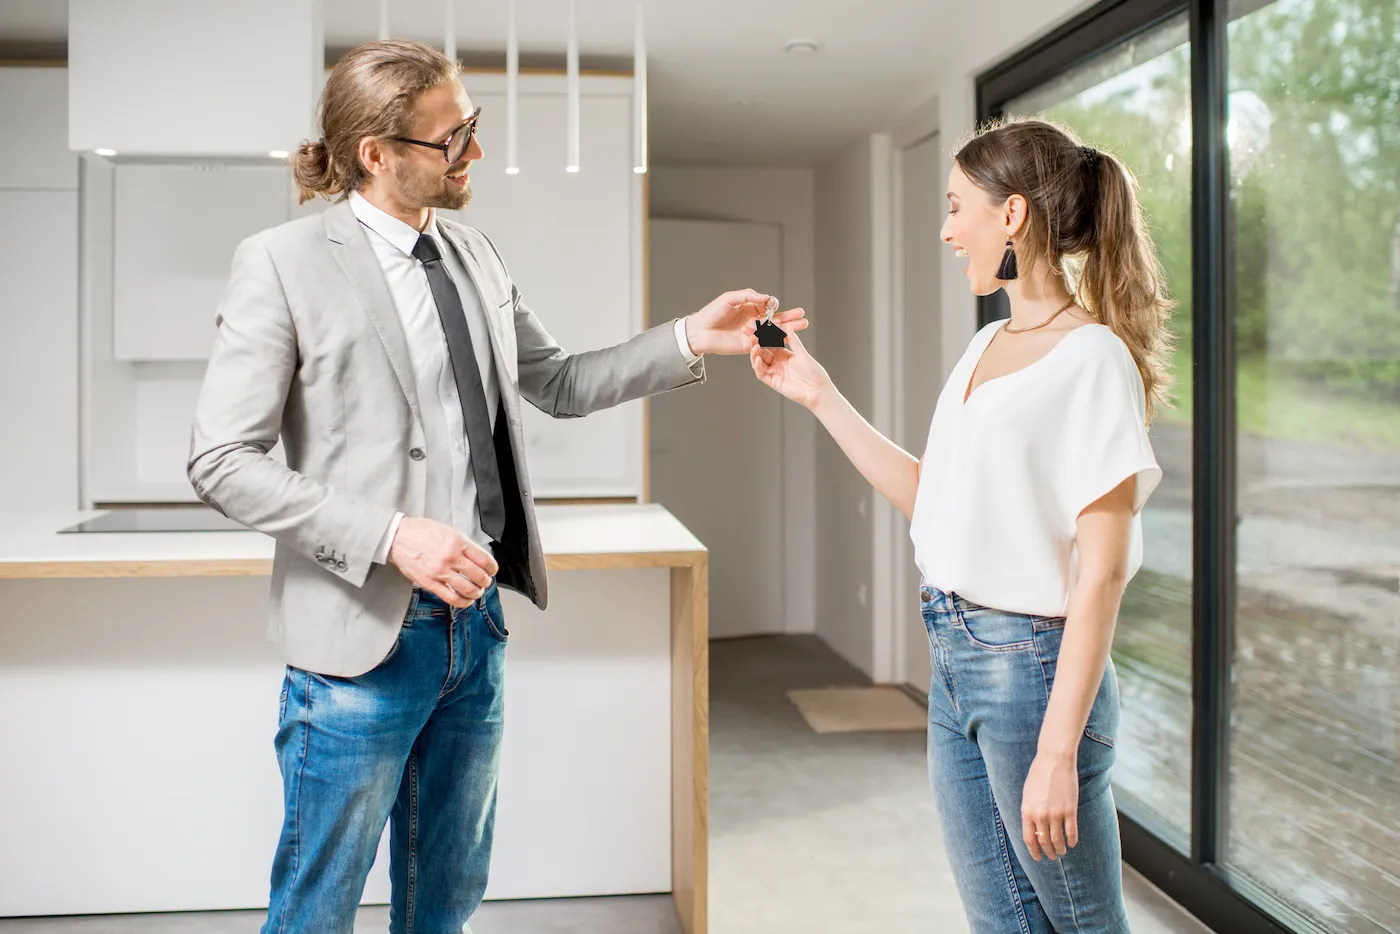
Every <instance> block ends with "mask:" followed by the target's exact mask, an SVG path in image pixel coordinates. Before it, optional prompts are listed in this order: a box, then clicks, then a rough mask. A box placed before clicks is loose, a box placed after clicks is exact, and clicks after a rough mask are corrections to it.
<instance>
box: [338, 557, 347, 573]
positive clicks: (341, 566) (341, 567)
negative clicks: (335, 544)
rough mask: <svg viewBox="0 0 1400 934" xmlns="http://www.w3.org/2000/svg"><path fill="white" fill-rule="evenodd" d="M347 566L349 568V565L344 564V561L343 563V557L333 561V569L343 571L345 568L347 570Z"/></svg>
mask: <svg viewBox="0 0 1400 934" xmlns="http://www.w3.org/2000/svg"><path fill="white" fill-rule="evenodd" d="M349 568H350V565H348V564H346V563H345V559H343V558H342V559H341V560H339V561H337V562H336V563H335V569H336V570H337V571H345V570H348V569H349Z"/></svg>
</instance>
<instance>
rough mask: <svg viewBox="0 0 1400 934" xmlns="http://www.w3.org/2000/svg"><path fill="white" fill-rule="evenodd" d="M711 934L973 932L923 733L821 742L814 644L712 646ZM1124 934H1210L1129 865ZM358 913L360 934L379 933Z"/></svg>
mask: <svg viewBox="0 0 1400 934" xmlns="http://www.w3.org/2000/svg"><path fill="white" fill-rule="evenodd" d="M710 672H711V675H710V685H711V688H710V697H711V716H710V726H711V765H710V815H711V836H710V885H711V889H710V915H711V927H710V931H711V934H828V932H829V934H906V932H907V934H916V932H917V934H923V932H933V931H937V932H939V934H960V932H965V931H966V930H967V927H966V924H965V922H964V920H963V914H962V908H961V905H960V904H959V901H958V896H957V892H956V890H955V888H954V886H953V881H952V878H951V877H950V875H949V872H948V866H947V861H946V859H945V858H944V855H943V847H942V843H941V841H940V839H939V836H938V825H937V820H936V818H935V816H934V812H933V805H932V801H931V798H930V795H929V791H928V783H927V777H926V774H925V765H924V737H923V734H922V733H892V734H852V735H830V734H828V735H825V736H822V735H818V734H816V733H813V732H812V731H811V730H810V729H809V728H808V727H807V725H806V723H804V722H803V720H802V718H801V717H800V716H799V715H798V713H797V711H796V710H795V709H794V708H793V707H792V706H791V704H790V703H789V702H788V700H787V697H786V695H785V693H784V692H785V691H787V690H788V689H789V688H798V687H827V686H831V685H840V684H860V683H862V678H861V677H860V675H859V673H858V672H857V671H855V670H854V669H852V668H851V667H850V666H848V665H846V664H845V662H843V661H842V660H841V659H840V658H839V657H838V656H836V655H835V654H834V653H833V652H832V651H831V650H830V649H829V648H827V647H826V645H825V644H824V643H822V642H820V641H819V640H817V639H816V638H814V637H804V636H798V637H784V638H759V639H742V640H735V641H729V642H718V643H714V644H713V646H712V652H711V661H710ZM1125 880H1126V883H1127V888H1128V895H1129V899H1128V901H1129V904H1128V908H1129V915H1130V916H1131V918H1132V923H1133V931H1134V934H1207V932H1206V929H1205V928H1204V927H1203V926H1201V925H1199V924H1197V923H1196V922H1195V921H1194V920H1193V919H1192V918H1190V917H1189V916H1187V915H1186V914H1185V913H1184V912H1183V911H1182V910H1181V909H1179V908H1178V907H1176V906H1175V905H1174V904H1173V903H1172V902H1170V901H1169V900H1167V898H1166V897H1165V896H1163V895H1162V894H1161V893H1160V892H1158V891H1157V890H1156V889H1154V888H1153V887H1152V886H1151V885H1149V884H1148V883H1147V882H1145V881H1144V880H1143V879H1142V878H1141V877H1140V876H1138V875H1137V874H1136V873H1134V872H1132V871H1131V870H1127V869H1126V868H1125ZM263 917H264V913H263V912H257V911H253V912H241V911H237V912H209V913H202V914H165V915H115V916H102V917H83V918H35V919H10V920H0V934H256V932H257V930H258V928H259V927H260V925H261V923H262V920H263ZM387 925H388V909H387V908H382V907H370V908H363V909H361V911H360V916H359V919H358V920H357V922H356V925H355V934H371V932H380V931H384V930H385V929H386V928H387ZM472 927H473V929H474V932H475V934H566V932H567V934H680V930H681V929H680V925H679V923H678V922H677V920H676V915H675V911H674V909H673V908H672V905H671V900H670V897H669V896H645V897H630V898H595V899H559V900H551V901H528V902H488V903H487V904H485V905H483V906H482V908H481V910H480V912H478V914H477V916H476V918H474V919H473V920H472Z"/></svg>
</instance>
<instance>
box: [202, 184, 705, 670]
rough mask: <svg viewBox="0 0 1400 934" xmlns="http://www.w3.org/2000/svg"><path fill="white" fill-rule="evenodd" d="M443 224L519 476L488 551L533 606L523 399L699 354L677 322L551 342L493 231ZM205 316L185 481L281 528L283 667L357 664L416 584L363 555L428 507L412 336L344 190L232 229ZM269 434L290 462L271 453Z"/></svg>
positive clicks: (535, 561)
mask: <svg viewBox="0 0 1400 934" xmlns="http://www.w3.org/2000/svg"><path fill="white" fill-rule="evenodd" d="M440 223H441V226H442V228H443V229H444V230H445V231H446V233H447V236H448V237H449V238H450V239H451V241H452V243H453V245H454V246H455V247H456V248H457V251H458V253H459V254H460V255H461V258H462V262H463V264H464V265H465V266H466V268H467V271H468V273H469V274H470V277H471V279H472V280H473V282H474V284H475V286H476V288H477V290H478V292H479V293H480V296H481V300H482V301H481V304H482V308H483V309H484V310H485V312H486V320H487V322H488V323H489V325H490V330H491V346H492V350H493V352H494V357H495V364H496V374H497V377H498V379H499V381H500V386H501V397H502V407H503V409H504V414H505V419H504V420H503V421H504V423H505V428H504V429H503V428H502V426H501V424H500V422H498V424H497V436H498V438H501V437H508V438H509V441H510V444H509V445H508V446H507V452H509V451H510V450H511V449H513V451H514V463H515V469H514V471H513V474H514V477H513V479H514V481H515V489H514V490H512V488H511V487H512V485H511V479H512V478H511V477H508V476H503V480H504V481H505V485H506V492H507V497H508V498H510V497H511V496H512V494H513V495H514V499H515V502H514V503H510V504H508V506H510V505H513V506H515V507H516V508H515V510H514V516H515V521H514V526H515V530H516V531H515V533H514V539H515V541H514V547H513V548H512V550H511V552H510V554H512V555H517V556H518V561H517V562H512V560H511V558H510V556H509V555H502V554H500V553H498V554H497V559H498V562H499V563H500V564H501V566H502V573H501V575H500V576H499V577H498V582H499V583H501V584H502V586H511V587H513V588H514V589H518V590H521V591H522V592H524V593H526V594H527V595H528V596H529V597H530V598H531V599H532V600H533V601H534V602H535V604H536V605H537V606H539V607H540V608H541V609H543V608H544V607H545V605H546V603H547V600H548V590H547V582H546V579H545V560H544V551H543V549H542V548H541V545H540V537H539V528H538V524H537V522H536V519H535V511H534V498H533V496H532V494H531V489H530V477H529V473H528V471H527V470H526V469H525V463H524V457H523V452H524V450H525V438H524V433H523V431H522V429H521V416H520V400H521V398H522V397H523V398H525V399H526V400H528V401H529V402H530V403H531V404H533V405H534V406H536V407H537V408H539V409H541V410H542V411H544V412H546V413H547V414H549V415H551V416H554V417H555V418H573V417H579V416H583V415H587V414H588V413H590V412H595V411H597V410H599V409H604V408H608V407H609V406H614V405H618V404H619V403H622V402H626V401H628V400H630V399H636V398H640V397H642V396H647V395H651V394H654V393H658V392H664V391H666V390H670V389H676V388H679V387H681V386H685V385H690V384H693V383H698V382H703V381H704V378H705V371H704V364H703V362H696V363H695V364H694V365H693V366H688V365H687V363H686V360H685V358H684V357H683V356H682V354H681V352H680V349H679V348H678V347H677V346H676V341H675V333H674V327H675V321H674V319H672V321H671V322H670V323H668V324H666V325H662V326H659V327H656V328H653V329H651V330H649V331H646V332H644V333H642V334H639V335H637V336H636V337H634V338H632V339H631V340H630V341H627V342H626V343H624V344H620V345H618V346H616V347H609V348H606V349H603V350H594V351H589V352H586V353H569V352H567V351H565V350H563V349H562V348H561V347H559V345H558V344H556V343H555V341H554V339H553V338H552V337H550V336H549V333H548V332H547V331H546V330H545V328H544V326H543V325H542V324H541V323H540V320H539V319H538V318H537V317H536V316H535V313H534V312H533V311H531V310H530V308H529V306H527V305H526V304H525V302H524V301H523V300H522V298H521V296H520V291H519V290H518V289H517V288H516V287H515V284H514V283H513V282H512V281H511V278H510V274H509V273H508V272H506V267H505V264H504V263H503V262H502V261H501V258H500V255H499V254H498V253H497V252H496V249H495V247H494V246H493V245H492V243H491V241H490V240H488V239H487V238H486V236H485V235H483V234H482V233H481V232H480V231H477V230H474V229H472V228H470V227H465V226H462V225H461V224H457V223H454V222H451V221H446V220H441V221H440ZM215 324H216V327H217V329H218V335H217V338H216V341H215V345H214V351H213V355H212V357H211V358H210V360H209V368H208V370H207V372H206V374H205V377H204V385H203V388H202V390H201V392H200V396H199V405H198V408H197V410H196V414H195V422H194V427H193V431H192V436H191V439H190V457H189V463H188V467H187V473H188V476H189V479H190V483H191V484H192V485H193V486H194V490H195V493H196V494H197V495H198V496H199V498H200V499H201V500H202V501H203V502H205V503H207V504H209V505H210V506H212V507H213V508H214V509H216V510H218V511H219V512H221V513H223V514H224V515H226V516H228V517H229V518H231V519H234V520H235V521H238V522H241V523H243V524H244V525H246V526H248V527H250V528H252V529H256V530H257V531H259V532H264V533H266V534H267V535H269V536H271V537H272V538H274V539H275V540H276V552H275V558H274V561H273V569H272V590H271V600H270V607H269V622H268V635H269V638H271V639H272V641H274V642H276V643H277V644H278V645H280V646H281V647H282V651H283V654H284V657H285V658H286V661H287V662H288V664H291V665H294V666H296V667H298V668H304V669H307V670H310V671H314V672H317V673H320V674H326V675H338V676H346V677H350V676H355V675H360V674H363V673H365V672H366V671H369V670H370V669H372V668H374V667H375V666H376V665H378V664H379V662H380V661H382V660H383V659H384V658H385V656H386V655H388V653H389V651H390V650H391V649H392V648H393V646H394V644H395V642H396V641H397V639H398V633H399V627H400V625H401V623H402V622H403V617H404V614H405V613H406V612H407V610H408V604H409V601H410V599H411V597H412V590H413V584H412V583H411V582H410V581H409V580H408V579H407V578H405V577H404V576H403V575H402V574H400V573H399V571H398V569H397V568H395V567H393V566H392V565H377V564H375V563H374V562H373V556H374V551H375V548H376V546H377V545H378V544H379V542H380V540H381V539H382V538H383V536H384V534H385V533H386V532H387V530H388V528H389V524H390V522H391V521H392V519H393V516H394V513H395V512H403V513H404V514H405V515H409V516H421V515H423V510H424V496H425V480H426V470H425V465H424V461H423V459H422V450H421V449H422V448H423V447H424V439H423V424H422V419H421V417H420V414H419V408H418V399H417V394H416V392H415V389H414V379H413V373H412V370H411V368H410V364H409V356H408V346H407V343H406V341H405V338H404V333H403V329H402V326H401V325H400V323H399V316H398V312H397V311H396V310H395V308H394V303H393V299H392V297H391V296H390V293H389V287H388V285H387V284H386V283H385V281H384V276H383V273H382V272H381V269H380V266H379V261H378V259H377V258H376V257H375V255H374V251H373V248H372V247H371V246H370V243H369V241H368V239H366V234H365V231H364V229H363V228H362V227H361V225H360V223H359V221H358V220H357V219H356V218H355V215H354V213H353V212H352V211H351V210H350V205H349V203H348V202H346V201H342V202H340V203H339V204H336V205H335V206H334V207H332V208H330V209H329V210H327V211H326V212H325V213H323V214H318V215H314V216H311V217H305V218H301V219H298V220H295V221H291V222H290V223H287V224H283V225H281V226H280V227H274V228H272V229H271V230H265V231H263V232H261V233H259V234H256V235H254V236H252V237H249V238H248V239H247V240H244V241H243V242H242V243H241V244H240V245H239V247H238V250H237V252H236V253H235V254H234V258H233V270H232V274H231V275H230V277H229V283H228V288H227V290H226V292H225V293H224V297H223V299H222V301H221V302H220V304H219V309H218V313H217V315H216V317H215ZM506 432H508V434H505V433H506ZM279 437H280V438H281V440H282V444H283V448H284V450H285V453H286V466H283V465H282V464H280V463H279V462H278V461H277V460H275V459H274V458H272V457H269V456H268V452H269V451H270V450H271V449H272V448H273V446H274V445H275V444H276V443H277V440H278V438H279ZM499 447H500V444H499V442H498V448H499ZM508 532H509V528H508ZM507 537H511V536H510V535H508V536H507ZM508 571H509V572H510V574H508V573H507V572H508Z"/></svg>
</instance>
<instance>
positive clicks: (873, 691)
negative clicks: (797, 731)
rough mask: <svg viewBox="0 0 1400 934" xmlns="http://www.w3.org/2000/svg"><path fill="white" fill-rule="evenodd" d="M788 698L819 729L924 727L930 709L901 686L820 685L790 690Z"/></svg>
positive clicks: (862, 730) (848, 730)
mask: <svg viewBox="0 0 1400 934" xmlns="http://www.w3.org/2000/svg"><path fill="white" fill-rule="evenodd" d="M787 695H788V700H790V701H792V703H793V706H794V707H796V708H797V710H798V712H799V713H801V714H802V719H804V720H806V721H807V725H808V726H810V727H811V728H812V729H813V730H814V731H816V732H818V733H884V732H890V731H895V730H910V731H913V730H924V729H926V728H927V726H928V713H927V711H925V710H924V708H922V707H920V706H919V705H918V704H917V703H915V701H914V700H913V698H911V697H910V696H909V695H908V694H905V693H904V692H903V691H901V690H900V689H899V688H896V687H890V686H888V685H874V686H871V687H844V688H818V689H815V690H801V691H788V692H787Z"/></svg>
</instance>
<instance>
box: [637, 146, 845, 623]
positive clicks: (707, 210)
mask: <svg viewBox="0 0 1400 934" xmlns="http://www.w3.org/2000/svg"><path fill="white" fill-rule="evenodd" d="M650 176H651V209H650V214H651V216H652V217H669V218H689V219H699V220H728V221H747V222H750V223H772V224H777V225H779V226H780V227H781V228H782V257H783V259H782V265H783V268H782V277H781V278H782V291H781V292H779V294H778V297H779V298H780V299H781V300H782V302H783V305H784V307H794V306H796V307H801V308H805V309H806V310H807V313H808V314H809V315H811V316H812V319H813V322H814V325H813V327H814V330H813V340H812V341H808V343H809V344H816V343H818V342H820V340H821V336H820V332H821V331H822V330H823V329H822V328H821V327H820V326H819V325H817V324H816V322H818V321H820V320H821V315H820V312H819V311H818V310H817V309H816V308H815V307H814V305H815V300H816V285H815V281H814V279H815V274H814V262H815V256H814V253H813V238H814V231H815V226H816V224H815V216H814V191H813V185H814V176H813V172H812V171H811V170H810V169H749V168H709V167H704V168H700V167H694V168H692V167H683V166H653V167H652V170H651V173H650ZM726 287H733V288H744V287H745V286H744V283H733V285H732V286H726ZM684 313H686V309H668V308H653V309H651V317H652V320H653V321H657V320H661V319H664V318H669V317H672V316H674V315H680V314H684ZM782 431H783V445H784V446H783V451H784V458H785V460H786V464H787V471H786V477H785V480H786V483H785V485H784V515H785V516H786V522H785V523H784V533H785V536H786V537H785V541H784V546H783V547H784V555H785V567H784V576H785V581H784V592H785V593H786V594H787V595H788V599H787V600H786V601H785V606H784V614H783V615H784V631H786V632H788V633H798V632H812V631H813V630H814V629H815V626H816V617H817V610H816V606H817V604H816V526H817V518H816V514H815V513H814V511H813V504H814V503H815V502H816V499H817V497H816V465H815V461H814V456H813V455H814V445H815V440H816V433H817V426H816V423H815V420H814V419H812V418H811V417H810V416H809V415H807V413H806V412H803V411H801V410H800V409H798V408H797V407H796V406H792V405H786V406H784V407H783V427H782ZM713 457H714V462H715V468H716V469H717V470H723V469H724V452H723V451H715V452H713Z"/></svg>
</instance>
